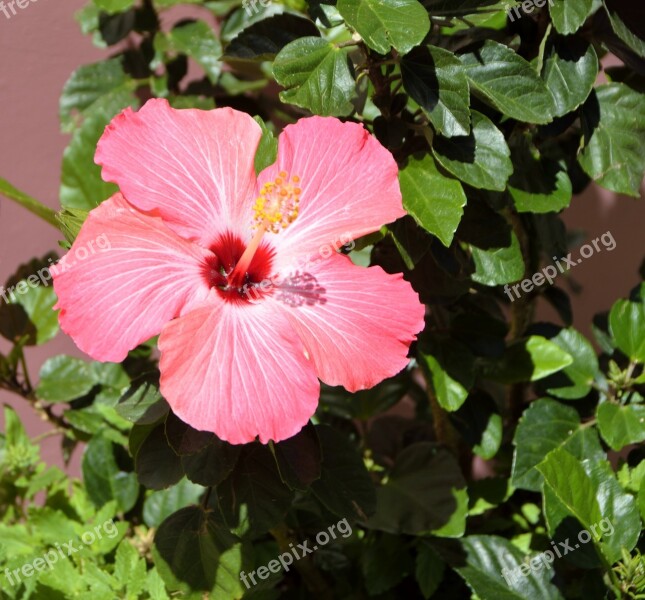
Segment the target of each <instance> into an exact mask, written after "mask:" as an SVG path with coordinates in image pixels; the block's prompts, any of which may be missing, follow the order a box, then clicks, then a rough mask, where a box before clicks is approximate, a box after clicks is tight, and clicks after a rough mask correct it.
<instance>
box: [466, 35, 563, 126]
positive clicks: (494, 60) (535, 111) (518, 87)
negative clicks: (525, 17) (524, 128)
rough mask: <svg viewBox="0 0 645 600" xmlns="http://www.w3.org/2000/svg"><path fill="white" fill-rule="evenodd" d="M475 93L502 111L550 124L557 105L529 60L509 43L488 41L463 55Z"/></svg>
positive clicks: (527, 120)
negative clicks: (507, 44) (515, 50)
mask: <svg viewBox="0 0 645 600" xmlns="http://www.w3.org/2000/svg"><path fill="white" fill-rule="evenodd" d="M461 61H462V63H463V65H464V66H465V67H466V75H467V76H468V80H469V81H470V89H471V91H472V93H473V94H474V95H475V96H477V97H478V98H479V99H480V100H482V101H483V102H486V103H487V104H490V105H491V106H492V107H493V108H496V109H497V110H499V111H500V112H501V113H502V114H504V115H506V116H509V117H511V118H513V119H516V120H518V121H523V122H526V123H549V122H550V121H552V120H553V115H554V111H555V105H554V101H553V96H552V95H551V92H549V90H548V88H547V87H546V84H545V83H544V81H542V79H541V78H540V76H539V75H538V74H537V73H536V72H535V69H534V68H533V67H532V66H531V64H530V63H529V62H527V61H526V60H524V59H523V58H522V57H521V56H520V55H519V54H517V53H516V52H514V51H513V50H512V49H511V48H509V47H508V46H505V45H504V44H499V43H498V42H494V41H492V40H488V41H486V42H485V43H484V44H483V45H482V46H481V47H480V48H478V49H477V50H476V51H474V52H470V53H468V54H464V55H463V56H461Z"/></svg>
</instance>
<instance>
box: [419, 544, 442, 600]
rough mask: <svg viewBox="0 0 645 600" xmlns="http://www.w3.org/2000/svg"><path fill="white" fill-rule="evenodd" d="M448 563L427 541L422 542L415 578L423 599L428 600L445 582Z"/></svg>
mask: <svg viewBox="0 0 645 600" xmlns="http://www.w3.org/2000/svg"><path fill="white" fill-rule="evenodd" d="M445 569H446V563H445V562H444V561H443V559H442V558H441V557H440V556H439V554H437V552H436V550H434V548H433V547H432V546H431V545H430V544H428V542H426V541H423V540H422V541H421V542H420V544H419V548H418V551H417V562H416V569H415V577H416V580H417V583H418V584H419V588H420V589H421V593H422V594H423V597H424V598H425V599H426V600H428V599H429V598H430V597H431V596H432V594H434V593H435V592H436V591H437V588H438V587H439V584H440V583H441V581H442V580H443V574H444V571H445Z"/></svg>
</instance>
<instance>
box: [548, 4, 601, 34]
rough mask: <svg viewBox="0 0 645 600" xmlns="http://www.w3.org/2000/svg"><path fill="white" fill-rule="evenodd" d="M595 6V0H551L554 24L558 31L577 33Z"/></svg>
mask: <svg viewBox="0 0 645 600" xmlns="http://www.w3.org/2000/svg"><path fill="white" fill-rule="evenodd" d="M593 6H594V0H576V1H575V2H569V1H568V0H550V1H549V12H550V13H551V20H552V21H553V26H554V27H555V30H556V31H557V32H558V33H562V34H564V35H568V34H570V33H575V32H576V31H578V29H580V27H582V25H583V23H584V22H585V21H586V20H587V17H588V16H589V15H590V13H591V10H592V8H593Z"/></svg>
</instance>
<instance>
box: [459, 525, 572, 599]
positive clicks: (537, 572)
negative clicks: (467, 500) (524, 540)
mask: <svg viewBox="0 0 645 600" xmlns="http://www.w3.org/2000/svg"><path fill="white" fill-rule="evenodd" d="M460 545H461V548H462V551H461V553H460V557H459V559H458V560H457V561H456V566H455V571H457V573H459V575H461V576H462V577H463V578H464V580H465V581H466V583H467V584H468V586H469V587H470V589H471V590H472V591H473V592H474V593H475V594H476V595H477V597H478V598H482V599H489V598H495V600H564V597H563V596H562V595H561V594H560V591H559V590H558V588H557V587H555V585H553V583H551V578H552V572H551V571H550V570H548V569H543V568H542V567H541V566H540V568H530V565H528V564H527V563H525V554H524V552H522V551H521V550H520V549H519V548H518V547H517V546H516V545H514V544H513V543H511V542H510V541H509V540H506V539H504V538H501V537H497V536H492V535H470V536H468V537H466V538H464V539H463V540H461V541H460ZM535 556H536V555H533V554H532V555H531V558H535ZM525 564H526V565H527V566H526V567H525V570H526V571H527V573H526V574H524V572H523V571H520V569H521V568H522V567H523V565H525ZM527 567H529V568H527Z"/></svg>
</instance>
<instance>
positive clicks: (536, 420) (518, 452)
mask: <svg viewBox="0 0 645 600" xmlns="http://www.w3.org/2000/svg"><path fill="white" fill-rule="evenodd" d="M513 445H514V446H515V453H514V455H513V469H512V475H511V483H512V484H513V485H514V486H515V487H517V488H521V489H524V490H531V491H533V492H538V491H540V489H541V485H542V475H541V474H540V472H539V471H538V470H537V469H536V468H535V467H536V466H537V465H538V464H539V463H540V462H542V460H544V458H545V457H546V455H547V454H548V453H549V452H551V450H554V449H555V448H564V449H566V450H567V452H569V454H571V455H573V456H575V457H576V458H578V459H583V458H591V459H594V460H600V459H604V458H605V453H604V452H603V450H602V447H601V446H600V441H599V440H598V434H597V433H596V431H595V429H592V428H589V427H585V428H583V427H582V426H581V425H580V417H579V416H578V413H577V411H576V410H575V409H574V408H572V407H570V406H565V405H564V404H562V403H560V402H556V401H555V400H550V399H547V398H543V399H540V400H535V401H534V402H532V403H531V405H530V406H529V407H528V408H527V409H526V410H525V411H524V414H523V415H522V418H521V419H520V421H519V423H518V426H517V429H516V430H515V437H514V438H513Z"/></svg>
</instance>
